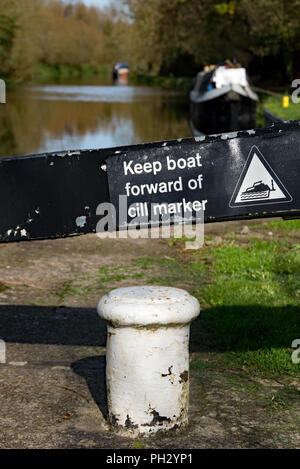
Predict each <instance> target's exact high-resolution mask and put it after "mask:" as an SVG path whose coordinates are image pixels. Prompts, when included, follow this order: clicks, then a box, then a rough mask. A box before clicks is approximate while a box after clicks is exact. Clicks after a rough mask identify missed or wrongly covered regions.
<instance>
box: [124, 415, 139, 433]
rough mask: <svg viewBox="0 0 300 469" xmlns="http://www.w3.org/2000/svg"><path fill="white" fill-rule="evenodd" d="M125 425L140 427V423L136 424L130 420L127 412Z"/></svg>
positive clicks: (127, 426) (132, 427)
mask: <svg viewBox="0 0 300 469" xmlns="http://www.w3.org/2000/svg"><path fill="white" fill-rule="evenodd" d="M125 427H126V428H131V429H134V428H138V425H135V424H134V423H133V422H132V421H131V420H130V417H129V415H128V414H127V418H126V420H125Z"/></svg>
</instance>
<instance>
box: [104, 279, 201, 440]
mask: <svg viewBox="0 0 300 469" xmlns="http://www.w3.org/2000/svg"><path fill="white" fill-rule="evenodd" d="M199 312H200V305H199V302H198V300H196V298H194V297H193V296H191V295H190V294H189V293H188V292H186V291H185V290H181V289H179V288H168V287H147V286H142V287H131V288H119V289H117V290H113V291H111V292H110V293H109V294H108V295H106V296H104V297H103V298H101V300H100V302H99V304H98V313H99V315H100V317H101V318H102V319H104V320H105V321H106V322H107V352H106V384H107V400H108V411H109V422H110V424H111V425H112V426H113V427H115V428H116V429H119V430H121V432H122V433H123V434H126V435H127V436H133V437H136V436H147V435H151V434H154V433H156V432H157V431H158V430H170V429H172V428H173V429H176V428H180V427H182V426H184V425H186V424H187V422H188V403H189V349H188V347H189V333H190V323H191V321H192V320H193V319H194V318H195V317H196V316H197V315H198V314H199Z"/></svg>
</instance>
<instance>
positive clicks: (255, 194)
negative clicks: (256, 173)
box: [241, 179, 275, 200]
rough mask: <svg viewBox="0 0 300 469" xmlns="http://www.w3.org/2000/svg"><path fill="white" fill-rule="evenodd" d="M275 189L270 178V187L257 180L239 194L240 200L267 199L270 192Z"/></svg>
mask: <svg viewBox="0 0 300 469" xmlns="http://www.w3.org/2000/svg"><path fill="white" fill-rule="evenodd" d="M273 191H275V188H274V181H273V179H272V180H271V187H269V186H268V185H267V184H264V183H263V182H262V181H257V182H255V183H254V184H253V186H251V187H248V188H247V189H246V190H245V191H244V192H242V194H241V200H257V199H268V198H269V197H270V193H271V192H273Z"/></svg>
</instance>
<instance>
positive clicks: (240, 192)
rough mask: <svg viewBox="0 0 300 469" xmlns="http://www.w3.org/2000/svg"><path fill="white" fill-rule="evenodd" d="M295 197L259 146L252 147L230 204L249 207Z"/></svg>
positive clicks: (287, 200)
mask: <svg viewBox="0 0 300 469" xmlns="http://www.w3.org/2000/svg"><path fill="white" fill-rule="evenodd" d="M292 200H293V199H292V197H291V195H290V194H289V192H288V191H287V189H286V188H285V187H284V185H283V183H282V182H281V181H280V179H279V177H278V176H277V174H275V172H274V171H273V169H272V168H271V166H270V165H269V163H268V162H267V161H266V160H265V158H264V157H263V155H262V154H261V152H260V151H259V149H258V148H257V147H255V146H254V147H252V148H251V151H250V153H249V156H248V158H247V161H246V163H245V165H244V168H243V170H242V173H241V175H240V177H239V180H238V182H237V184H236V187H235V190H234V192H233V195H232V197H231V200H230V203H229V206H230V207H231V208H234V207H242V206H243V207H249V206H254V205H265V204H270V203H273V204H274V203H281V202H291V201H292Z"/></svg>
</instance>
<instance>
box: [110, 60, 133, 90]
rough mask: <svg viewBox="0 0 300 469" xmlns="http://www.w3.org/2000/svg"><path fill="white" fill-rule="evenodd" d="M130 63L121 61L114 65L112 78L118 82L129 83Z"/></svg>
mask: <svg viewBox="0 0 300 469" xmlns="http://www.w3.org/2000/svg"><path fill="white" fill-rule="evenodd" d="M129 69H130V67H129V65H128V63H126V62H120V63H117V64H115V65H114V67H113V71H112V78H113V81H114V82H115V83H116V84H121V85H127V84H128V75H129Z"/></svg>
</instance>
